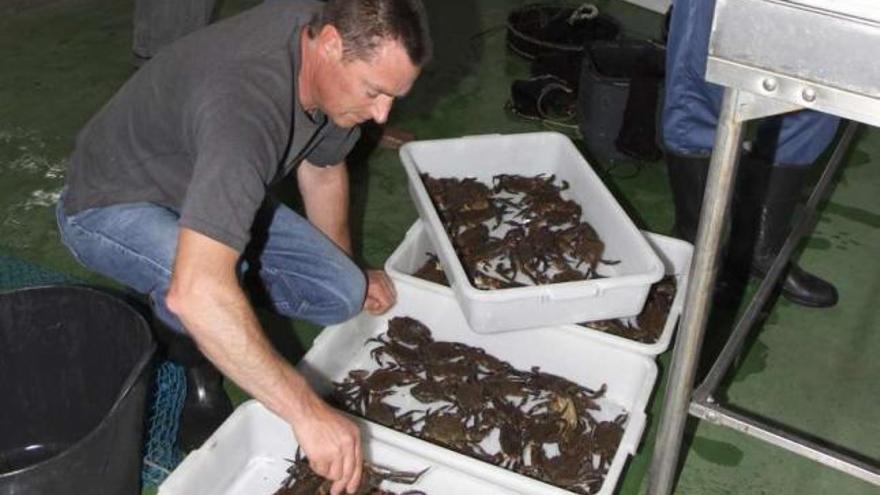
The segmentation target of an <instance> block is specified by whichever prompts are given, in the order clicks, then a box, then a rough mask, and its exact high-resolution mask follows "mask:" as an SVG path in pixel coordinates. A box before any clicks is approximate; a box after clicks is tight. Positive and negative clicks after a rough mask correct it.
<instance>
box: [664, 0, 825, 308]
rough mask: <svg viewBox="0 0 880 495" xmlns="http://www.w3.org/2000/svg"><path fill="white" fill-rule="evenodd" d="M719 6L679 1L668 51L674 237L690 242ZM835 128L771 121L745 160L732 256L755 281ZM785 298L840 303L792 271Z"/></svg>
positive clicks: (712, 99)
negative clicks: (713, 28)
mask: <svg viewBox="0 0 880 495" xmlns="http://www.w3.org/2000/svg"><path fill="white" fill-rule="evenodd" d="M714 4H715V2H714V1H711V0H677V1H676V2H675V8H674V9H673V12H672V18H671V22H670V29H669V40H668V45H667V63H666V65H667V66H666V78H667V79H666V98H665V101H664V109H663V142H664V146H665V148H666V151H667V163H668V168H669V180H670V186H671V189H672V192H673V199H674V203H675V227H674V230H675V233H676V235H678V236H679V237H681V238H683V239H685V240H687V241H689V242H694V240H695V238H696V233H697V226H698V224H699V215H700V208H701V206H702V202H703V190H704V189H705V186H706V178H707V176H708V166H709V159H710V157H711V151H712V146H713V145H714V141H715V128H716V126H717V123H718V114H719V111H720V108H721V99H722V94H723V90H722V88H721V87H720V86H717V85H715V84H711V83H708V82H706V81H705V71H706V59H707V57H708V44H709V34H710V30H711V24H712V14H713V12H714V7H715V5H714ZM838 122H839V119H836V118H834V117H829V116H825V115H822V114H817V113H815V112H797V113H794V114H791V115H785V116H781V117H777V118H773V119H768V120H767V121H765V122H763V123H762V126H761V128H760V132H759V139H758V142H757V143H756V148H757V150H756V152H755V153H749V154H744V156H743V158H742V160H741V165H740V173H739V176H738V178H737V195H736V197H735V200H734V216H733V220H732V229H734V230H735V234H734V235H731V239H732V240H733V243H735V244H736V245H734V246H730V249H729V252H730V253H731V255H732V256H733V257H734V258H740V259H744V260H746V263H747V264H748V265H750V269H751V272H752V273H753V274H755V275H763V274H764V273H766V271H767V268H769V264H770V262H772V259H773V257H774V256H775V254H776V253H777V252H778V251H779V248H780V247H781V245H782V242H783V241H784V240H785V237H786V236H787V235H788V232H789V229H790V224H791V220H792V214H793V212H794V208H795V206H796V205H797V202H798V200H799V198H800V190H801V187H802V186H803V184H804V179H805V177H806V172H807V170H808V166H809V165H810V164H812V163H813V162H814V161H815V160H816V159H817V158H818V156H819V155H820V154H821V153H822V151H824V149H825V148H826V147H827V146H828V144H829V143H830V142H831V140H832V139H833V137H834V133H835V131H836V128H837V125H838ZM762 156H764V157H770V158H769V159H761V157H762ZM771 165H774V166H772V167H771ZM783 294H784V295H785V296H786V297H787V298H789V299H791V300H792V301H793V302H797V303H799V304H804V305H809V306H817V307H825V306H832V305H834V304H835V303H836V301H837V292H836V290H835V289H834V287H833V286H832V285H831V284H829V283H828V282H825V281H824V280H822V279H819V278H818V277H815V276H813V275H811V274H809V273H807V272H804V271H803V270H802V269H800V268H799V267H797V266H796V265H794V264H791V266H790V267H789V270H788V272H787V274H786V276H785V279H784V282H783Z"/></svg>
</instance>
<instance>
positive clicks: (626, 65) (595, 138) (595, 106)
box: [577, 39, 666, 162]
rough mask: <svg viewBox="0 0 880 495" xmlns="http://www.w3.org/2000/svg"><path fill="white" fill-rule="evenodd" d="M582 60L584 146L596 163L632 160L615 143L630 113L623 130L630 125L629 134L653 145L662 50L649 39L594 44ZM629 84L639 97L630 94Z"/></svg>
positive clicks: (580, 93) (580, 102)
mask: <svg viewBox="0 0 880 495" xmlns="http://www.w3.org/2000/svg"><path fill="white" fill-rule="evenodd" d="M583 56H584V58H583V61H582V63H581V78H580V85H579V88H578V104H577V106H578V120H579V126H580V130H581V135H582V136H583V138H584V143H585V144H586V146H587V149H588V150H589V152H590V154H591V155H594V156H595V157H596V158H599V159H604V160H607V161H612V162H613V161H616V160H629V159H632V158H633V156H632V154H627V153H624V152H622V151H621V150H620V149H619V147H618V146H616V145H615V141H616V140H617V139H618V136H619V135H620V133H621V129H622V125H623V123H624V113H625V112H627V111H629V112H630V114H629V118H630V121H629V123H628V125H631V126H634V127H631V128H630V129H629V131H630V132H632V131H633V130H635V129H638V130H644V131H646V132H648V133H650V134H651V135H642V136H640V138H642V139H645V140H649V141H651V143H652V144H655V143H656V142H657V135H656V134H657V131H656V129H659V127H658V126H657V123H658V122H659V115H660V111H659V108H660V102H661V101H662V94H663V79H664V72H665V71H664V69H665V67H664V64H665V58H666V48H665V47H664V46H663V45H659V44H657V43H654V42H652V41H648V40H631V39H625V40H624V39H622V40H612V41H598V42H593V43H589V44H588V45H587V47H586V49H585V50H584V54H583ZM634 80H638V81H639V84H640V89H639V93H638V94H632V93H631V90H632V89H633V88H634ZM628 105H630V108H629V109H627V106H628ZM630 137H631V135H630ZM655 149H656V150H657V151H658V152H659V148H655Z"/></svg>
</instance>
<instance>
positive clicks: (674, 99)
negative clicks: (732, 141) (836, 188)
mask: <svg viewBox="0 0 880 495" xmlns="http://www.w3.org/2000/svg"><path fill="white" fill-rule="evenodd" d="M674 5H675V8H674V9H673V10H672V20H671V22H670V26H669V40H668V43H667V47H666V95H665V100H664V104H663V106H664V108H663V144H664V146H665V147H666V150H667V151H669V152H671V153H674V154H676V155H682V156H698V157H699V156H709V155H710V154H711V152H712V147H713V146H714V145H715V127H716V126H717V125H718V116H719V113H720V110H721V98H722V93H723V90H722V88H721V86H718V85H716V84H711V83H708V82H706V59H707V58H708V53H709V34H710V32H711V29H712V15H713V13H714V12H715V1H714V0H676V1H675V4H674ZM839 122H840V119H839V118H837V117H834V116H832V115H826V114H822V113H818V112H814V111H811V110H804V111H800V112H794V113H791V114H786V115H782V116H777V117H770V118H767V119H764V120H763V121H762V122H761V124H760V127H759V129H758V136H757V142H756V143H755V145H756V148H757V150H758V151H759V152H760V154H761V155H762V156H767V157H770V158H772V159H773V161H774V163H777V164H785V165H802V166H806V165H810V164H811V163H813V162H814V161H816V159H817V158H818V157H819V155H821V154H822V152H823V151H824V150H825V148H827V147H828V145H829V144H830V143H831V140H832V139H833V138H834V134H835V132H836V131H837V125H838V124H839Z"/></svg>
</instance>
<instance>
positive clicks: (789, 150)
mask: <svg viewBox="0 0 880 495" xmlns="http://www.w3.org/2000/svg"><path fill="white" fill-rule="evenodd" d="M839 123H840V119H839V118H838V117H834V116H831V115H826V114H821V113H818V112H812V111H802V112H797V113H793V114H789V115H784V116H781V117H776V118H772V119H767V120H765V121H764V122H761V125H760V127H759V131H758V136H757V139H756V141H755V144H754V148H755V149H754V151H753V152H752V153H750V154H749V156H748V157H746V158H745V159H743V160H742V161H741V165H740V171H739V175H740V177H742V179H741V180H740V183H741V185H740V189H741V192H740V194H739V195H738V196H739V198H738V202H737V204H736V206H735V208H736V210H735V212H734V224H733V229H734V231H733V232H732V233H731V237H732V239H734V246H733V249H732V251H733V253H732V256H733V257H734V259H735V261H736V260H737V259H738V260H739V261H740V263H741V265H742V266H743V267H744V268H750V269H751V272H752V273H753V274H754V275H757V276H763V275H764V274H766V273H767V271H768V270H769V269H770V265H771V264H772V263H773V260H774V258H775V257H776V253H778V252H779V250H780V249H781V248H782V244H783V243H784V242H785V239H786V237H787V236H788V234H789V232H790V230H791V227H792V222H793V220H794V213H795V210H796V208H797V205H798V203H799V202H800V200H801V191H802V189H803V186H804V183H805V181H806V179H807V176H808V174H809V170H810V166H811V165H812V164H813V163H815V162H816V160H817V159H818V158H819V156H820V155H821V154H822V152H823V151H825V149H826V148H827V147H828V145H829V144H830V143H831V141H832V140H833V139H834V135H835V134H836V132H837V127H838V125H839ZM746 263H748V264H746ZM782 293H783V295H784V296H785V297H786V298H787V299H789V300H790V301H792V302H795V303H797V304H801V305H804V306H813V307H829V306H834V305H835V304H836V303H837V299H838V294H837V290H836V289H835V288H834V286H833V285H831V284H830V283H828V282H827V281H825V280H822V279H821V278H819V277H816V276H815V275H812V274H810V273H807V272H805V271H803V270H802V269H801V268H800V267H799V266H798V265H797V264H795V263H791V264H790V265H789V267H788V272H787V274H786V277H785V279H784V282H783V286H782Z"/></svg>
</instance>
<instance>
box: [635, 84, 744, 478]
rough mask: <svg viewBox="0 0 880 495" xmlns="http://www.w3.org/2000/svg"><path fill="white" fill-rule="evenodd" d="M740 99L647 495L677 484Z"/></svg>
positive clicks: (698, 259) (725, 119)
mask: <svg viewBox="0 0 880 495" xmlns="http://www.w3.org/2000/svg"><path fill="white" fill-rule="evenodd" d="M739 96H740V91H739V90H737V89H732V88H726V89H725V90H724V100H723V102H722V104H721V115H720V118H719V121H718V129H717V133H716V136H715V148H714V152H713V153H712V161H711V164H710V166H709V178H708V182H707V185H706V191H705V193H704V197H703V209H702V213H701V215H700V227H699V229H698V232H697V245H696V252H695V256H694V261H693V264H692V270H691V273H692V275H691V279H690V282H689V284H688V290H687V297H686V299H685V305H684V316H683V319H682V324H681V328H680V329H679V332H678V337H677V338H676V342H675V351H674V354H673V357H672V366H671V369H670V371H669V381H668V384H667V386H666V401H665V403H664V405H663V414H662V416H661V422H660V430H659V432H658V433H657V442H656V444H655V446H654V455H653V459H652V461H651V470H650V474H649V479H648V493H649V494H651V495H661V494H662V495H667V494H669V493H671V491H672V487H673V484H674V481H675V472H676V467H677V466H678V459H679V454H680V451H681V440H682V435H683V433H684V426H685V422H686V421H687V416H688V407H689V404H690V400H691V391H692V389H693V385H694V376H695V375H696V370H697V363H698V359H699V355H700V347H701V345H702V342H703V332H704V331H705V328H706V321H707V320H708V316H709V311H710V309H711V302H712V292H713V289H714V286H715V277H716V275H717V271H718V266H719V263H718V261H719V254H720V247H721V239H722V233H723V229H724V225H725V222H726V220H727V212H728V211H729V205H730V199H731V196H732V193H733V185H734V179H735V177H736V166H737V161H738V160H737V159H738V157H739V149H740V140H741V138H742V122H741V121H739V120H738V119H737V112H736V110H737V103H738V100H739Z"/></svg>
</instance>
